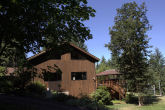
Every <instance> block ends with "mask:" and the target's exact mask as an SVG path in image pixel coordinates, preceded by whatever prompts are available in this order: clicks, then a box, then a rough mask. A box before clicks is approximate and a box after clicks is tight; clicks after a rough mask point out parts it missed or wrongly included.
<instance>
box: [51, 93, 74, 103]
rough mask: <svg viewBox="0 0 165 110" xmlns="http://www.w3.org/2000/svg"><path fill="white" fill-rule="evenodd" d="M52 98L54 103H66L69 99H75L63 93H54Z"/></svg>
mask: <svg viewBox="0 0 165 110" xmlns="http://www.w3.org/2000/svg"><path fill="white" fill-rule="evenodd" d="M52 97H53V99H54V100H55V101H58V102H66V101H68V100H69V99H75V97H73V96H71V95H66V94H64V93H58V92H57V93H54V94H53V96H52Z"/></svg>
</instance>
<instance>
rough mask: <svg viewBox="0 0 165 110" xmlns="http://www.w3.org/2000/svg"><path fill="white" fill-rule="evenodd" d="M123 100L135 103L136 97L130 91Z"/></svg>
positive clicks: (136, 101)
mask: <svg viewBox="0 0 165 110" xmlns="http://www.w3.org/2000/svg"><path fill="white" fill-rule="evenodd" d="M125 102H126V103H129V104H137V103H138V97H136V96H134V95H133V94H132V93H130V94H126V97H125Z"/></svg>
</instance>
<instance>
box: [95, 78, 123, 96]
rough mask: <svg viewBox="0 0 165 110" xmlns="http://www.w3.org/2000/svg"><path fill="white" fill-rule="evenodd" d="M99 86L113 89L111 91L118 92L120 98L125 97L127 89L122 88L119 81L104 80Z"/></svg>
mask: <svg viewBox="0 0 165 110" xmlns="http://www.w3.org/2000/svg"><path fill="white" fill-rule="evenodd" d="M98 86H105V87H107V88H109V89H110V90H111V92H112V93H113V94H114V91H115V92H117V93H118V95H119V99H123V98H125V93H126V92H125V90H124V88H122V86H121V85H120V84H119V82H118V81H113V80H102V81H100V83H99V84H98Z"/></svg>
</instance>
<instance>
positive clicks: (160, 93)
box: [159, 81, 162, 96]
mask: <svg viewBox="0 0 165 110" xmlns="http://www.w3.org/2000/svg"><path fill="white" fill-rule="evenodd" d="M159 95H160V96H162V90H161V84H160V81H159Z"/></svg>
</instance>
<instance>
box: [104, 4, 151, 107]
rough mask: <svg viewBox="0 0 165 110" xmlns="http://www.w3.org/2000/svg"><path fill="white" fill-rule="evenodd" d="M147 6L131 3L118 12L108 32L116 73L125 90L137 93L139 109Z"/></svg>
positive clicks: (144, 78) (143, 80) (145, 53)
mask: <svg viewBox="0 0 165 110" xmlns="http://www.w3.org/2000/svg"><path fill="white" fill-rule="evenodd" d="M146 12H147V9H146V6H145V4H144V3H143V4H141V5H140V6H139V5H138V4H137V3H136V2H130V3H126V4H124V5H122V7H121V8H120V9H117V15H116V17H115V24H114V26H113V27H112V28H110V35H111V41H110V43H109V44H107V45H106V46H108V48H109V50H111V51H112V56H114V58H115V60H116V62H117V65H118V68H119V71H120V72H121V73H123V77H124V79H125V80H126V83H127V86H128V87H129V88H130V89H131V88H133V89H134V92H137V93H138V99H139V106H141V105H142V104H143V102H142V100H143V97H142V94H143V93H144V91H145V88H146V85H147V74H146V72H147V68H148V64H147V57H148V53H149V52H148V51H147V49H148V48H149V45H148V42H149V39H148V36H147V34H146V32H147V31H148V30H150V29H151V26H150V25H149V21H148V19H147V16H146Z"/></svg>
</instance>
